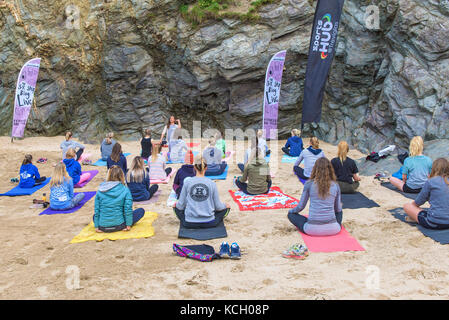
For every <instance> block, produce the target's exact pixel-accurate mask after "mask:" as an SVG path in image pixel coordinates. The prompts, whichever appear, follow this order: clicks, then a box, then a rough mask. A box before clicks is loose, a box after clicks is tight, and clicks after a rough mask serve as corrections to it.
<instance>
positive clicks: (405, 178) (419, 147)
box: [390, 136, 432, 193]
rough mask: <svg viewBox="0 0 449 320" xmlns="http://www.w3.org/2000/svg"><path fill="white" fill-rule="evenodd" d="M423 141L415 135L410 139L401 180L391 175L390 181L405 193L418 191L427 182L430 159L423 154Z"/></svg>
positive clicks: (430, 165)
mask: <svg viewBox="0 0 449 320" xmlns="http://www.w3.org/2000/svg"><path fill="white" fill-rule="evenodd" d="M423 150H424V141H423V139H422V138H421V137H420V136H415V137H413V138H412V140H411V141H410V146H409V153H410V156H409V157H408V158H406V159H405V161H404V166H403V167H402V180H401V179H398V178H395V177H391V178H390V182H391V184H392V185H394V186H395V187H396V188H398V189H399V190H401V191H403V192H406V193H419V192H420V191H421V188H422V187H423V186H424V184H425V183H426V182H427V180H428V178H429V174H430V172H431V170H432V159H430V158H429V157H427V156H425V155H423V154H422V153H423Z"/></svg>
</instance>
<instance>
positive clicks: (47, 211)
mask: <svg viewBox="0 0 449 320" xmlns="http://www.w3.org/2000/svg"><path fill="white" fill-rule="evenodd" d="M78 193H84V199H83V200H82V201H81V202H80V203H79V204H78V205H77V206H76V207H74V208H72V209H68V210H52V209H50V208H47V209H45V210H44V211H42V212H41V213H39V215H43V214H61V213H72V212H75V211H77V210H79V209H80V208H81V207H82V206H84V204H85V203H86V202H87V201H89V200H90V199H92V197H93V196H94V195H95V194H96V193H97V192H96V191H86V192H75V193H74V196H76V195H77V194H78Z"/></svg>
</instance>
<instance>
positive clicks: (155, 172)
mask: <svg viewBox="0 0 449 320" xmlns="http://www.w3.org/2000/svg"><path fill="white" fill-rule="evenodd" d="M150 159H151V160H150ZM150 159H149V160H150V162H149V163H148V166H149V167H150V180H165V179H166V178H167V173H166V172H165V157H164V156H163V155H161V154H158V155H157V158H156V161H154V162H153V159H152V158H150Z"/></svg>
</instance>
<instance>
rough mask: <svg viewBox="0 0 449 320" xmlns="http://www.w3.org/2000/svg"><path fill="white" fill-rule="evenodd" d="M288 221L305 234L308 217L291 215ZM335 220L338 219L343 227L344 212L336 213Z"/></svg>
mask: <svg viewBox="0 0 449 320" xmlns="http://www.w3.org/2000/svg"><path fill="white" fill-rule="evenodd" d="M287 217H288V220H290V222H291V223H292V224H293V225H294V226H295V227H297V228H298V229H299V231H301V232H302V233H305V232H304V225H305V224H306V222H307V221H308V219H307V218H306V217H304V216H303V215H301V214H299V213H289V214H288V215H287ZM335 218H336V219H337V222H338V224H339V225H340V226H341V221H342V220H343V211H340V212H337V213H335Z"/></svg>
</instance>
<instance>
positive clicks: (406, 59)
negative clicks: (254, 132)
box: [0, 0, 449, 151]
mask: <svg viewBox="0 0 449 320" xmlns="http://www.w3.org/2000/svg"><path fill="white" fill-rule="evenodd" d="M371 2H372V1H364V0H346V2H345V5H344V13H343V16H342V23H341V27H340V32H339V40H338V48H337V53H336V57H335V60H334V63H333V66H332V69H331V72H330V77H329V80H328V83H327V87H326V94H325V98H324V103H323V117H322V122H320V123H319V124H312V125H307V126H306V134H310V133H314V134H316V135H318V137H320V138H322V139H325V140H326V141H329V142H337V141H339V140H341V139H347V140H348V141H349V142H350V143H351V144H352V145H353V146H355V147H357V148H359V149H361V150H365V151H367V150H373V149H379V147H380V146H381V145H385V144H390V143H395V144H397V145H400V146H402V147H406V145H407V144H408V141H409V139H410V137H412V136H414V135H421V136H423V137H424V138H425V139H426V140H430V139H443V138H449V126H448V120H449V86H448V85H447V80H448V79H449V39H448V36H447V35H448V31H449V19H448V18H449V4H448V1H447V0H379V1H377V3H378V9H379V19H380V23H379V29H373V26H374V27H375V23H372V22H375V20H372V19H373V17H374V16H375V11H371V9H370V7H368V6H369V5H370V4H371ZM71 4H73V5H74V6H67V4H66V1H59V0H51V1H50V0H27V1H0V61H1V65H0V71H1V74H0V80H1V84H0V120H1V123H2V126H1V128H0V133H1V134H9V133H10V128H11V117H12V112H13V101H14V100H13V97H14V90H15V82H16V77H17V74H18V72H19V71H20V68H21V66H22V65H23V63H24V62H25V61H26V60H28V59H30V58H33V57H37V56H38V57H41V58H42V63H41V72H40V75H39V81H38V88H37V91H36V106H35V108H33V109H32V112H31V115H30V119H29V123H28V125H27V131H26V134H46V135H54V134H61V133H64V131H65V130H68V129H71V130H73V131H74V132H76V133H77V134H78V135H79V136H80V137H81V138H84V139H89V140H96V141H98V140H100V139H101V138H102V136H103V135H104V133H105V132H106V131H108V130H113V131H114V132H116V134H117V135H119V136H121V137H122V138H126V137H135V136H140V132H141V131H142V129H143V128H147V127H149V128H151V129H153V130H154V132H155V133H156V134H155V135H156V136H158V134H159V133H160V132H161V130H162V127H163V125H164V123H165V122H166V119H167V118H168V116H169V115H171V114H174V115H176V116H177V117H179V118H181V119H182V120H183V123H184V125H185V127H187V129H189V130H190V131H191V130H192V129H191V128H192V127H191V123H192V121H193V120H202V129H206V128H208V127H216V128H220V129H224V128H235V129H237V128H248V127H249V128H258V127H260V126H261V123H262V103H263V86H264V76H265V70H266V66H267V64H268V62H269V60H270V58H271V56H272V55H273V54H275V53H276V52H277V51H280V50H283V49H287V58H286V63H285V71H284V76H283V83H282V89H281V99H280V113H279V128H280V135H281V136H283V137H285V136H286V135H288V133H289V131H290V130H291V128H293V127H299V125H300V120H301V106H302V97H303V88H304V77H305V69H306V63H307V53H308V47H309V39H310V33H311V28H312V21H313V14H314V10H315V2H313V1H310V0H279V1H277V2H276V3H273V4H269V5H266V6H264V7H262V8H261V9H260V11H259V15H260V19H259V20H258V22H257V23H246V22H242V21H239V20H235V19H224V20H221V21H209V22H207V23H204V24H202V25H200V26H199V27H197V28H194V27H192V25H191V24H189V23H188V22H186V21H185V20H184V19H183V18H182V16H181V14H180V10H179V7H180V5H181V4H183V3H182V2H178V1H172V0H158V1H155V0H147V1H137V0H108V1H106V0H96V1H81V0H74V1H71ZM78 17H79V19H78Z"/></svg>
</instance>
